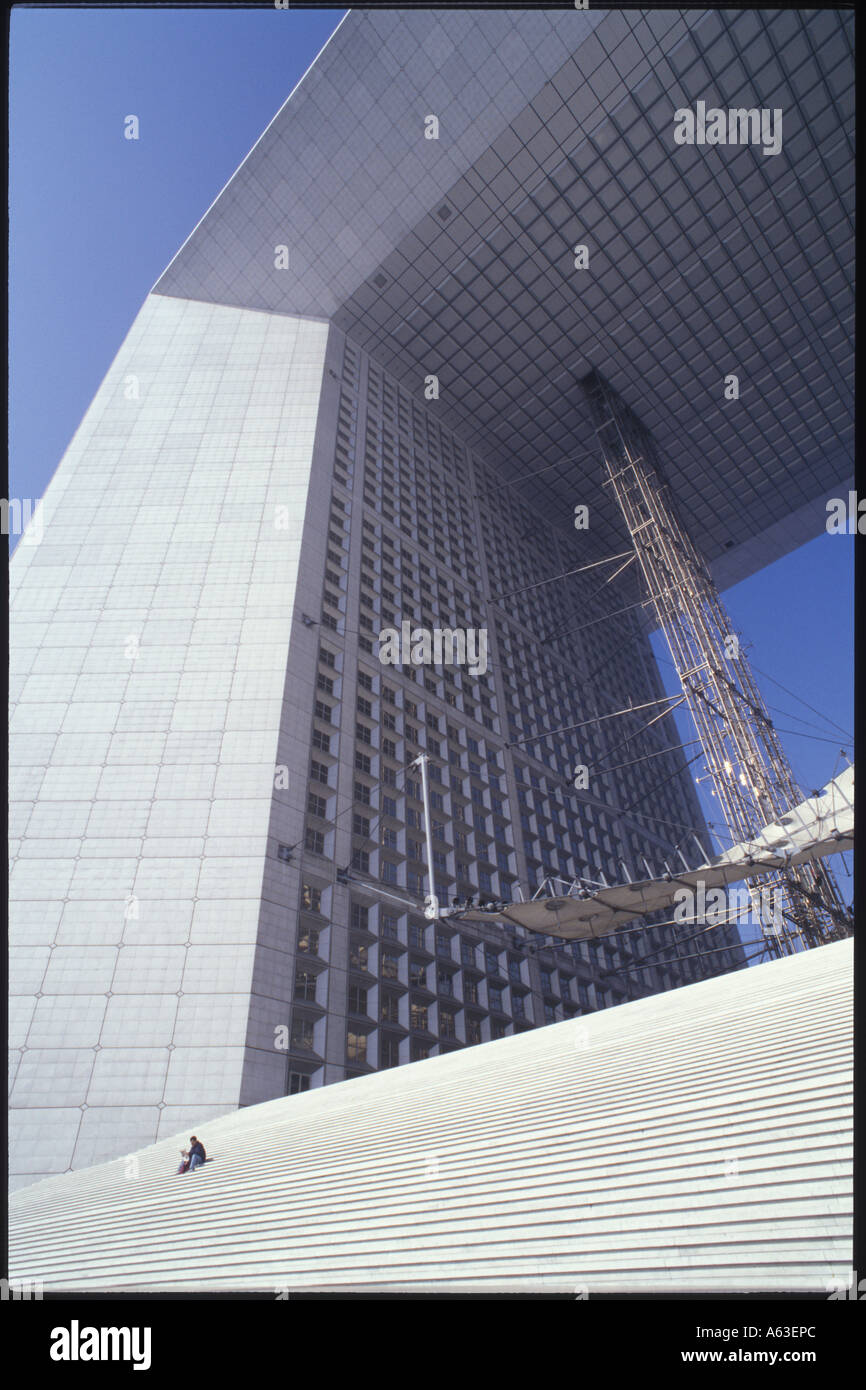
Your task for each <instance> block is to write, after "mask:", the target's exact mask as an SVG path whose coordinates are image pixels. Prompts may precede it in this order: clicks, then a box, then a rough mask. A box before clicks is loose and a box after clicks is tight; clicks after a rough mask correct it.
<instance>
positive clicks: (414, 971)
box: [409, 960, 427, 989]
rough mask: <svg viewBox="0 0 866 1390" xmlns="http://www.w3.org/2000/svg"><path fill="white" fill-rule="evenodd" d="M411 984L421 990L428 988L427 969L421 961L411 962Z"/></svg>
mask: <svg viewBox="0 0 866 1390" xmlns="http://www.w3.org/2000/svg"><path fill="white" fill-rule="evenodd" d="M409 983H410V985H415V986H416V987H419V988H421V989H426V988H427V967H426V965H422V963H421V962H420V961H417V960H413V961H410V962H409Z"/></svg>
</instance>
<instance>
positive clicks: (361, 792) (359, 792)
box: [354, 782, 370, 806]
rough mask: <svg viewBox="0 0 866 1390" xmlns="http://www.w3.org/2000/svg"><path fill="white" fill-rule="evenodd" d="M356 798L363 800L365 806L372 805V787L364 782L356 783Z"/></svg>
mask: <svg viewBox="0 0 866 1390" xmlns="http://www.w3.org/2000/svg"><path fill="white" fill-rule="evenodd" d="M354 790H355V800H356V801H361V802H363V804H364V805H365V806H369V805H370V788H369V787H368V786H367V785H366V784H365V783H364V782H356V783H355V789H354Z"/></svg>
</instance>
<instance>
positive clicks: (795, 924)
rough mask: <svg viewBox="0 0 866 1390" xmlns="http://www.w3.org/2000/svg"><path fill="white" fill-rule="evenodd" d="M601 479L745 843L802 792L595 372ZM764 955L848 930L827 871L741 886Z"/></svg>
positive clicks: (646, 439)
mask: <svg viewBox="0 0 866 1390" xmlns="http://www.w3.org/2000/svg"><path fill="white" fill-rule="evenodd" d="M582 385H583V386H584V388H585V390H586V392H587V394H588V397H589V401H590V406H591V410H592V414H593V422H594V425H595V432H596V436H597V438H598V442H599V447H600V451H601V455H602V458H603V460H604V465H605V469H606V472H607V477H606V479H605V486H607V487H609V488H610V490H611V492H612V495H613V497H614V498H615V499H616V501H617V503H618V505H619V507H620V510H621V511H622V515H623V518H624V520H625V523H626V526H627V527H628V532H629V535H630V537H631V542H632V545H633V546H634V551H635V555H636V557H637V561H638V564H639V566H640V571H641V574H642V576H643V581H644V584H645V586H646V589H647V592H648V594H649V599H650V602H651V605H652V608H653V609H654V611H655V616H656V620H657V622H658V625H659V627H660V628H661V630H662V632H663V633H664V636H665V638H666V640H667V644H668V648H669V650H670V654H671V659H672V661H673V663H674V666H675V668H676V671H677V675H678V677H679V680H680V682H681V685H682V689H683V694H684V697H685V702H686V705H687V707H688V709H689V712H690V714H691V716H692V719H693V720H694V724H695V728H696V730H697V734H698V738H699V739H700V742H701V746H702V749H703V753H704V758H705V761H706V766H707V770H708V772H709V775H710V777H711V779H712V782H713V785H714V788H715V792H716V796H717V798H718V801H719V805H720V807H721V809H722V814H723V816H724V819H725V821H726V823H727V827H728V830H729V832H730V834H731V836H732V837H733V839H734V841H741V840H742V841H749V840H752V839H753V838H754V837H755V836H757V835H758V834H759V833H760V831H761V830H762V828H763V827H764V826H766V825H767V824H768V823H770V822H771V821H776V820H779V819H780V818H781V817H782V816H784V815H785V814H786V812H788V811H790V810H791V809H792V808H793V807H794V806H796V805H797V804H798V803H799V802H800V801H802V800H803V796H802V792H801V791H800V789H799V787H798V786H797V784H796V782H795V780H794V777H793V774H792V772H791V768H790V766H789V764H788V761H787V758H786V756H785V753H784V750H783V748H782V745H781V743H780V741H779V737H778V735H777V733H776V731H775V729H774V727H773V722H772V720H771V718H770V716H769V713H768V712H767V708H766V706H765V704H764V702H763V699H762V697H761V694H760V691H759V690H758V687H757V684H756V683H755V679H754V677H753V675H752V672H751V669H750V667H749V663H748V660H747V658H746V656H745V653H744V652H743V651H742V650H741V649H740V645H739V640H738V637H737V635H736V633H735V632H734V630H733V626H732V623H731V620H730V618H729V616H728V614H727V613H726V611H725V608H724V605H723V604H722V601H721V598H720V597H719V593H718V590H717V589H716V586H715V584H714V583H713V580H712V579H711V577H710V574H709V571H708V569H707V567H706V564H705V563H704V561H703V559H702V558H701V556H700V554H699V552H698V550H697V549H696V547H695V546H694V545H693V543H692V541H691V539H690V538H689V536H688V533H687V532H686V530H685V528H684V527H683V525H682V524H681V522H680V520H679V519H678V517H677V515H676V508H675V505H674V501H673V497H672V493H671V489H670V487H669V486H668V485H667V484H666V482H665V481H664V478H663V474H662V470H661V468H660V467H659V465H658V457H657V452H656V448H655V445H654V443H653V440H652V437H651V435H650V434H649V432H648V431H647V430H646V429H645V428H644V427H643V425H642V424H641V422H640V421H639V419H638V418H637V416H636V415H635V414H634V413H633V412H632V411H631V410H630V409H629V407H628V406H627V405H626V403H625V402H624V401H623V400H622V399H621V397H619V396H618V395H617V393H616V392H615V391H614V390H613V388H612V387H611V386H610V385H609V384H608V383H607V382H606V381H605V380H604V378H603V377H601V375H600V374H599V373H598V372H592V373H591V374H590V375H589V376H588V377H586V378H584V380H583V382H582ZM749 891H750V896H751V900H752V905H753V911H754V914H755V917H756V919H757V920H758V921H759V922H760V925H761V931H762V935H763V939H764V941H765V944H766V948H767V950H768V952H769V953H770V954H771V955H776V956H779V955H790V954H793V952H794V951H796V950H798V949H805V948H809V947H813V946H819V945H823V944H824V943H826V942H828V941H831V940H836V939H839V938H841V937H845V936H849V935H850V934H851V918H850V914H849V912H848V911H847V909H846V907H845V904H844V902H843V900H842V898H841V895H840V893H839V890H838V888H837V886H836V883H835V881H834V878H833V874H832V872H831V870H830V869H829V868H828V867H827V866H826V864H825V863H824V861H823V860H820V859H818V860H815V861H813V862H812V863H810V864H808V865H801V866H800V867H798V868H796V869H791V870H789V871H785V870H776V871H773V872H770V873H768V874H766V875H760V876H759V877H758V878H756V879H753V880H752V882H751V883H750V885H749Z"/></svg>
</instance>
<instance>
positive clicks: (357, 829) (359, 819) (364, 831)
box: [352, 815, 370, 840]
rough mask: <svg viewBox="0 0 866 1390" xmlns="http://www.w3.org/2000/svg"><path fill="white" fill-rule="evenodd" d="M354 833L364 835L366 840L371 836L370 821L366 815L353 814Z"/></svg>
mask: <svg viewBox="0 0 866 1390" xmlns="http://www.w3.org/2000/svg"><path fill="white" fill-rule="evenodd" d="M352 834H353V835H363V837H364V839H365V840H368V839H369V838H370V822H369V820H368V819H367V817H366V816H358V815H354V816H352Z"/></svg>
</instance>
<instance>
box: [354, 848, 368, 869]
mask: <svg viewBox="0 0 866 1390" xmlns="http://www.w3.org/2000/svg"><path fill="white" fill-rule="evenodd" d="M352 868H353V869H357V870H358V871H359V872H360V873H362V874H368V873H369V872H370V856H369V854H368V853H367V851H366V850H363V849H356V850H355V853H354V854H353V855H352Z"/></svg>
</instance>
